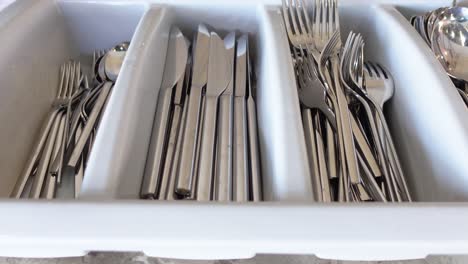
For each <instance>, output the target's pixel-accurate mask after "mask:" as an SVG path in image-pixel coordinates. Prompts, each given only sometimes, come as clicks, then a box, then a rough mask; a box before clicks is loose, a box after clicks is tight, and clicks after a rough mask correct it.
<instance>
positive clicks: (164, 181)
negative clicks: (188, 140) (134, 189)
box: [158, 105, 182, 200]
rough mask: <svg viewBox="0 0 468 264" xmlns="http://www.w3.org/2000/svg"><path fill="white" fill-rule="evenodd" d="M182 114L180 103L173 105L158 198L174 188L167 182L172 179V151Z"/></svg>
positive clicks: (174, 147) (162, 197) (161, 197)
mask: <svg viewBox="0 0 468 264" xmlns="http://www.w3.org/2000/svg"><path fill="white" fill-rule="evenodd" d="M181 114H182V108H181V107H180V105H175V106H174V114H173V115H172V122H171V130H170V132H169V140H168V142H167V150H166V159H165V160H164V167H163V171H162V177H161V186H160V188H159V194H158V199H159V200H164V199H166V197H167V196H168V195H170V192H174V189H172V190H171V189H170V186H169V183H170V182H171V181H172V179H171V175H172V171H173V168H174V162H173V161H174V153H175V150H176V144H177V134H178V133H179V132H178V131H179V126H180V116H181Z"/></svg>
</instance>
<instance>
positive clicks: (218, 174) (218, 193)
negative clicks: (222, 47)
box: [214, 32, 237, 201]
mask: <svg viewBox="0 0 468 264" xmlns="http://www.w3.org/2000/svg"><path fill="white" fill-rule="evenodd" d="M235 38H236V34H235V32H231V33H229V35H228V36H226V40H228V39H234V41H235ZM227 48H228V49H227V53H226V54H227V56H228V57H227V59H228V61H227V63H228V64H229V65H230V66H229V67H230V68H231V69H234V56H235V54H234V52H235V50H236V49H235V45H231V46H229V47H227ZM236 78H237V76H236ZM236 89H237V83H236ZM233 111H234V71H233V70H231V72H230V76H229V83H228V85H227V87H226V90H224V92H223V93H222V94H221V96H220V97H219V116H218V121H217V131H216V135H217V143H216V159H215V160H216V167H215V178H214V182H215V183H214V200H219V201H230V200H231V199H233V198H237V197H236V193H235V192H234V193H233V186H234V187H235V184H236V181H235V178H234V179H233V170H234V169H235V167H233V144H234V140H233V132H234V131H233V126H234V123H233V120H234V113H233ZM234 190H235V189H234Z"/></svg>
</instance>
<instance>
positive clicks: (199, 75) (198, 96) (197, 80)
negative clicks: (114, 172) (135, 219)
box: [176, 24, 210, 196]
mask: <svg viewBox="0 0 468 264" xmlns="http://www.w3.org/2000/svg"><path fill="white" fill-rule="evenodd" d="M193 45H194V49H193V50H194V52H193V70H192V85H191V87H190V93H189V95H188V98H187V103H188V109H187V119H186V121H185V122H186V124H185V129H184V133H183V140H182V151H181V157H180V163H179V165H178V169H177V174H178V178H177V183H176V192H177V193H179V194H180V195H183V196H188V195H190V194H191V193H192V191H193V184H192V183H193V182H195V180H194V177H196V170H195V167H196V164H195V162H196V155H197V154H196V153H197V152H198V149H197V145H198V144H197V141H198V138H199V134H200V133H199V130H200V116H201V105H202V92H203V88H204V87H205V85H206V84H207V80H208V57H209V53H210V32H209V31H208V28H207V27H206V26H205V25H203V24H200V25H198V32H197V34H196V40H195V42H194V44H193Z"/></svg>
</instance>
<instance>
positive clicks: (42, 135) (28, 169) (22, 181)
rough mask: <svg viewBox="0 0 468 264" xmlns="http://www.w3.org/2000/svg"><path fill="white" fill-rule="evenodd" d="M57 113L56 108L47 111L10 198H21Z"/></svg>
mask: <svg viewBox="0 0 468 264" xmlns="http://www.w3.org/2000/svg"><path fill="white" fill-rule="evenodd" d="M58 113H59V109H57V108H56V109H53V110H52V111H50V112H49V115H48V116H47V119H46V122H45V123H44V125H43V126H42V128H41V130H40V132H39V140H38V141H36V145H35V146H34V149H33V151H32V152H31V155H30V156H29V159H28V161H27V163H26V166H25V167H24V169H23V171H22V172H21V176H20V177H19V178H18V180H17V182H16V184H15V187H14V188H13V191H12V192H11V194H10V197H11V198H16V199H19V198H21V193H22V192H23V190H24V187H25V186H26V182H27V181H28V179H29V176H30V175H31V173H32V171H33V169H34V166H35V165H36V163H37V159H38V157H39V154H40V153H41V150H42V148H43V147H44V144H45V142H46V140H47V135H48V134H49V130H50V128H51V127H52V125H53V124H54V120H55V118H56V116H57V114H58Z"/></svg>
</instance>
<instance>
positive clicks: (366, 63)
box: [364, 61, 372, 77]
mask: <svg viewBox="0 0 468 264" xmlns="http://www.w3.org/2000/svg"><path fill="white" fill-rule="evenodd" d="M364 68H365V72H367V74H368V75H369V77H372V72H371V69H370V68H369V62H367V61H366V62H364Z"/></svg>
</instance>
